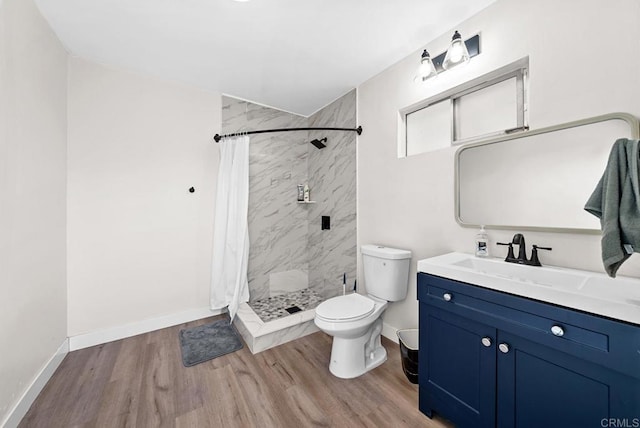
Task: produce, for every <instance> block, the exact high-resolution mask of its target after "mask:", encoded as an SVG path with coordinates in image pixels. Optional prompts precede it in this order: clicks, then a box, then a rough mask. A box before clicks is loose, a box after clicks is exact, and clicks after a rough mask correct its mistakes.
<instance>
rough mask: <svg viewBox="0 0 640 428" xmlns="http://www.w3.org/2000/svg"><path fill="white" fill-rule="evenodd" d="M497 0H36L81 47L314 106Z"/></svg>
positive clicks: (288, 104) (121, 61)
mask: <svg viewBox="0 0 640 428" xmlns="http://www.w3.org/2000/svg"><path fill="white" fill-rule="evenodd" d="M494 1H495V0H366V1H365V0H251V1H249V2H237V1H233V0H90V1H87V0H36V3H37V4H38V7H39V8H40V10H41V11H42V13H43V15H44V16H45V18H46V19H47V20H48V21H49V23H50V24H51V26H52V28H53V30H54V31H55V32H56V34H57V35H58V37H59V38H60V40H61V41H62V43H63V44H64V45H65V47H66V49H67V50H68V51H69V52H70V53H71V54H72V55H75V56H79V57H81V58H85V59H88V60H91V61H95V62H98V63H102V64H107V65H110V66H113V67H117V68H120V69H125V70H131V71H135V72H140V73H145V74H150V75H154V76H157V77H161V78H166V79H170V80H175V81H179V82H183V83H187V84H191V85H195V86H197V87H200V88H203V89H207V90H211V91H216V92H221V93H224V94H227V95H232V96H235V97H239V98H243V99H246V100H250V101H253V102H256V103H260V104H264V105H268V106H271V107H275V108H278V109H281V110H285V111H289V112H293V113H297V114H300V115H303V116H308V115H310V114H312V113H314V112H315V111H317V110H319V109H320V108H322V107H324V106H325V105H327V104H328V103H330V102H331V101H333V100H335V99H336V98H338V97H340V96H341V95H343V94H344V93H346V92H347V91H349V90H351V89H353V88H355V87H357V86H358V85H360V84H361V83H362V82H364V81H366V80H367V79H369V78H370V77H372V76H374V75H375V74H377V73H379V72H381V71H382V70H384V69H385V68H387V67H389V66H390V65H392V64H394V63H396V62H397V61H399V60H400V59H402V58H404V57H406V56H407V55H409V54H410V53H412V52H414V51H416V50H417V49H419V48H420V47H422V46H424V45H425V44H426V43H428V42H429V41H431V40H433V39H435V38H436V37H438V36H440V35H441V34H443V33H444V32H446V31H451V29H452V28H453V27H454V26H455V25H457V24H459V23H460V22H462V21H464V20H465V19H466V18H468V17H470V16H471V15H473V14H475V13H476V12H478V11H479V10H481V9H483V8H485V7H486V6H488V5H489V4H491V3H493V2H494ZM365 6H366V7H365ZM463 36H464V35H463ZM417 60H418V58H416V61H417Z"/></svg>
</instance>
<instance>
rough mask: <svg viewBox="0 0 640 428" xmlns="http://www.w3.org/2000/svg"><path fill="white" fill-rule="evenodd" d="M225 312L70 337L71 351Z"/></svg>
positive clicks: (194, 311)
mask: <svg viewBox="0 0 640 428" xmlns="http://www.w3.org/2000/svg"><path fill="white" fill-rule="evenodd" d="M224 312H226V309H216V310H212V309H209V308H201V309H191V310H188V311H183V312H178V313H175V314H171V315H164V316H161V317H157V318H151V319H146V320H142V321H138V322H134V323H130V324H124V325H119V326H115V327H111V328H107V329H104V330H98V331H92V332H90V333H84V334H79V335H77V336H71V337H69V349H70V350H71V351H76V350H78V349H83V348H88V347H90V346H95V345H101V344H103V343H107V342H113V341H114V340H120V339H124V338H126V337H131V336H135V335H138V334H142V333H148V332H150V331H154V330H159V329H161V328H166V327H171V326H174V325H178V324H182V323H185V322H189V321H195V320H199V319H202V318H206V317H211V316H214V315H220V314H222V313H224Z"/></svg>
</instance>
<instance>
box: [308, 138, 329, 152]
mask: <svg viewBox="0 0 640 428" xmlns="http://www.w3.org/2000/svg"><path fill="white" fill-rule="evenodd" d="M326 142H327V137H324V138H321V139H319V140H318V139H317V138H316V139H315V140H311V144H313V145H314V146H316V148H317V149H324V148H325V147H327V145H326V144H324V143H326Z"/></svg>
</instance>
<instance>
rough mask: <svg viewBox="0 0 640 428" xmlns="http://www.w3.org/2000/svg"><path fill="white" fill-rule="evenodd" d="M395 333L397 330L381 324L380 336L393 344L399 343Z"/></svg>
mask: <svg viewBox="0 0 640 428" xmlns="http://www.w3.org/2000/svg"><path fill="white" fill-rule="evenodd" d="M397 331H398V329H397V328H395V327H392V326H390V325H389V324H387V323H386V322H383V323H382V335H383V336H384V337H386V338H387V339H389V340H391V341H393V342H396V343H399V342H398V334H397Z"/></svg>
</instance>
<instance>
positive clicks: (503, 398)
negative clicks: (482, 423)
mask: <svg viewBox="0 0 640 428" xmlns="http://www.w3.org/2000/svg"><path fill="white" fill-rule="evenodd" d="M497 361H498V377H497V379H498V403H497V404H498V407H497V408H498V416H497V420H498V425H497V426H498V427H504V428H513V427H517V428H527V427H531V428H539V427H600V426H604V425H602V423H605V424H606V423H609V422H608V421H610V418H615V419H617V420H624V419H626V420H627V421H628V423H633V421H634V418H635V420H636V421H638V419H637V418H638V417H639V416H640V382H638V380H637V379H633V378H630V377H628V376H624V375H622V374H620V373H618V372H615V371H612V370H608V369H606V368H604V367H602V366H599V365H597V364H593V363H590V362H586V361H584V360H581V359H579V358H576V357H574V356H571V355H569V354H566V353H563V352H560V351H557V350H555V349H553V348H550V347H546V346H543V345H540V344H536V343H534V342H531V341H528V340H526V339H524V338H522V337H520V336H516V335H513V334H508V333H503V332H502V331H498V341H497ZM602 421H604V422H602ZM607 426H613V425H607ZM616 426H623V425H616ZM624 426H633V425H624Z"/></svg>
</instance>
